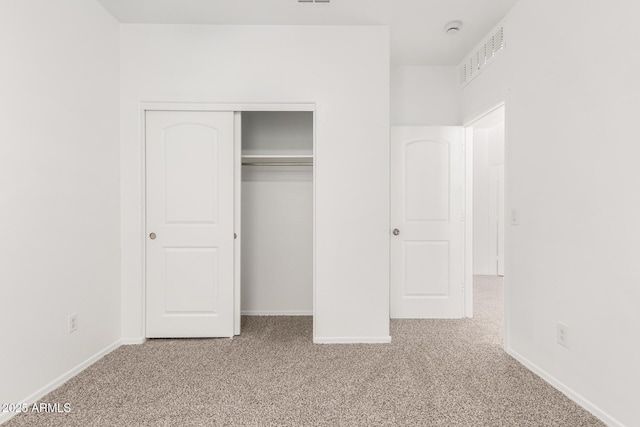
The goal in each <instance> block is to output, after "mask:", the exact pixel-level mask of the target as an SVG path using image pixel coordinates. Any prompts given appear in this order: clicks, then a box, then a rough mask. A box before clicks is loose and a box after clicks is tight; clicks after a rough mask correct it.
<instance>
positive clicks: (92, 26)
mask: <svg viewBox="0 0 640 427" xmlns="http://www.w3.org/2000/svg"><path fill="white" fill-rule="evenodd" d="M0 57H2V66H1V67H0V93H1V94H2V95H1V96H0V118H1V120H2V121H1V125H0V141H1V150H2V152H1V153H0V193H1V194H2V200H1V203H2V206H1V209H0V219H1V221H0V263H1V266H0V283H1V288H2V296H1V297H0V301H1V302H0V305H1V307H0V325H2V338H1V339H0V378H1V379H0V402H4V403H11V402H14V403H20V402H25V401H28V400H30V399H33V398H39V397H41V396H40V395H39V394H38V391H39V390H40V391H42V390H43V388H46V387H47V385H50V384H51V383H52V382H55V380H56V379H57V378H59V377H60V376H63V375H64V374H67V373H69V371H71V370H73V369H74V368H76V367H77V366H78V365H80V364H81V363H83V362H86V361H87V360H89V359H90V358H91V357H92V356H94V355H96V354H99V353H100V352H101V351H102V350H105V349H107V348H108V347H110V346H111V345H113V344H115V343H117V342H118V341H119V338H120V265H119V262H120V224H119V204H120V194H119V143H118V127H119V117H118V108H119V107H118V79H119V76H118V24H117V23H116V21H115V20H114V19H113V18H112V17H111V15H109V14H108V13H107V12H105V11H104V10H103V9H102V6H100V5H99V4H98V3H97V2H95V1H92V0H91V1H87V0H59V1H55V2H52V1H49V0H28V1H24V0H12V1H2V2H1V3H0ZM71 313H77V315H78V322H79V323H78V330H77V331H76V332H75V333H73V334H68V333H67V316H68V315H69V314H71ZM7 416H8V414H0V421H1V420H2V419H3V418H6V417H7Z"/></svg>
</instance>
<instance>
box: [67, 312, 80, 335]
mask: <svg viewBox="0 0 640 427" xmlns="http://www.w3.org/2000/svg"><path fill="white" fill-rule="evenodd" d="M68 326H69V333H72V332H75V331H77V330H78V315H77V314H76V313H73V314H70V315H69V318H68Z"/></svg>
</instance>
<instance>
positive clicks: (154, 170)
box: [144, 105, 315, 338]
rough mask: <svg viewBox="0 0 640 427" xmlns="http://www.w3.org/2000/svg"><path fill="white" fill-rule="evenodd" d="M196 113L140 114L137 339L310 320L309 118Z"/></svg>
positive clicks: (303, 109) (306, 113)
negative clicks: (250, 317) (141, 241)
mask: <svg viewBox="0 0 640 427" xmlns="http://www.w3.org/2000/svg"><path fill="white" fill-rule="evenodd" d="M199 107H200V108H195V109H194V108H193V107H192V106H190V105H185V106H184V108H176V106H172V108H168V109H166V110H165V109H157V110H145V112H144V119H145V156H146V159H145V178H144V185H145V189H146V191H145V193H146V196H145V199H146V204H145V205H146V206H145V223H146V235H145V242H146V245H145V246H146V250H145V254H144V258H145V264H146V269H145V270H146V274H145V282H146V283H145V313H146V314H145V319H146V321H145V336H146V337H148V338H186V337H232V336H233V335H238V334H239V333H240V314H241V312H245V314H254V315H256V314H257V315H284V314H288V315H292V314H298V315H299V314H305V315H312V314H313V286H314V275H313V273H314V241H315V236H314V232H313V231H314V220H315V216H314V210H315V203H314V193H315V192H314V186H313V182H314V174H315V168H313V163H314V162H313V157H314V156H313V152H314V144H313V141H314V126H313V123H314V112H313V108H310V107H308V106H303V105H301V106H298V105H294V106H291V108H289V109H283V110H280V109H278V110H275V109H271V108H265V109H264V110H257V111H256V110H255V105H253V106H252V107H253V108H251V109H249V108H238V107H242V106H238V105H234V106H233V107H235V108H233V109H231V108H229V107H228V106H223V105H219V106H205V105H203V106H199ZM279 107H280V108H282V106H279ZM245 231H246V235H245V233H244V232H245ZM241 283H242V285H241ZM296 286H297V287H296ZM241 287H242V292H241Z"/></svg>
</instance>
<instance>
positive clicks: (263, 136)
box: [240, 111, 313, 315]
mask: <svg viewBox="0 0 640 427" xmlns="http://www.w3.org/2000/svg"><path fill="white" fill-rule="evenodd" d="M242 151H243V153H244V154H277V155H287V154H288V155H296V154H313V113H312V112H307V111H290V112H272V111H269V112H245V113H242ZM240 238H241V241H242V246H241V247H242V257H241V267H242V272H241V280H242V286H241V291H242V292H241V294H242V304H241V310H242V313H243V314H259V315H297V314H303V315H309V314H312V312H313V168H312V167H311V166H251V165H247V166H243V167H242V231H241V233H240Z"/></svg>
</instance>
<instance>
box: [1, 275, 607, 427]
mask: <svg viewBox="0 0 640 427" xmlns="http://www.w3.org/2000/svg"><path fill="white" fill-rule="evenodd" d="M474 288H475V296H476V298H475V299H476V303H475V310H476V313H475V318H474V319H472V320H469V319H465V320H393V321H392V322H391V334H392V337H393V343H392V344H388V345H383V344H378V345H364V344H358V345H313V344H312V342H311V337H312V321H311V318H310V317H246V318H243V325H242V335H241V336H239V337H236V338H235V339H233V340H229V339H184V340H150V341H147V342H146V343H145V344H143V345H140V346H125V347H121V348H119V349H117V350H116V351H114V352H112V353H111V354H109V355H107V356H106V357H104V358H103V359H101V360H100V361H98V362H97V363H96V364H94V365H92V366H91V367H89V368H88V369H86V370H85V371H84V372H82V373H81V374H80V375H78V376H76V377H75V378H73V379H71V380H70V381H69V382H67V383H66V384H65V385H63V386H62V387H60V388H59V389H58V390H56V391H54V392H52V393H51V394H49V395H48V396H46V397H45V398H44V399H42V401H43V402H60V403H67V402H68V403H70V404H71V408H72V411H71V412H70V413H68V414H33V413H29V414H22V415H19V416H17V417H15V418H14V419H12V420H11V421H9V422H8V423H7V424H6V427H19V426H517V427H525V426H536V427H537V426H572V427H576V426H600V425H603V424H602V423H601V422H599V421H598V420H597V419H596V418H594V417H593V416H592V415H590V414H589V413H588V412H586V411H584V410H583V409H581V408H580V407H578V406H577V405H576V404H574V403H573V402H572V401H570V400H569V399H568V398H566V397H565V396H564V395H562V394H561V393H560V392H558V391H557V390H555V389H554V388H553V387H551V386H549V385H548V384H547V383H545V382H544V381H543V380H542V379H540V378H538V377H537V376H536V375H534V374H533V373H531V372H530V371H528V370H527V369H526V368H524V367H523V366H522V365H520V364H519V363H518V362H516V361H515V360H514V359H513V358H511V357H509V356H508V355H507V354H505V353H504V351H503V350H502V338H501V324H502V283H501V279H499V278H493V277H476V280H475V283H474Z"/></svg>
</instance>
